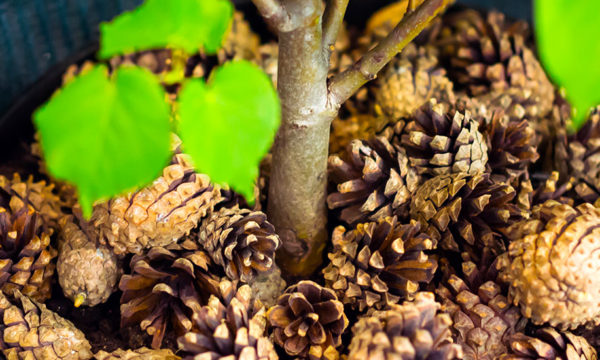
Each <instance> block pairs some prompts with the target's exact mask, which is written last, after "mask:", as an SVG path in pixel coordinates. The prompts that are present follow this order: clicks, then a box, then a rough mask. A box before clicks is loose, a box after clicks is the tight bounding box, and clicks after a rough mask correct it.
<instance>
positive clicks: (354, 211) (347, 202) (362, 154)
mask: <svg viewBox="0 0 600 360" xmlns="http://www.w3.org/2000/svg"><path fill="white" fill-rule="evenodd" d="M396 126H401V123H397V124H396ZM329 181H330V183H331V186H332V187H333V186H335V187H336V188H335V190H334V191H330V193H329V195H328V196H327V204H328V206H329V209H331V210H335V212H336V215H338V216H339V218H340V219H341V220H342V221H344V222H345V223H347V224H349V225H356V224H358V223H362V222H368V221H377V219H379V218H382V217H386V216H393V215H398V216H399V217H400V218H406V217H407V215H408V205H409V203H410V197H411V195H412V194H413V193H414V192H415V191H416V189H417V187H418V185H419V184H420V182H421V179H420V176H419V175H417V172H416V169H414V168H413V167H411V166H410V165H409V163H408V158H407V157H406V155H405V153H404V151H403V150H402V149H398V148H396V147H394V146H393V145H391V144H390V142H389V136H383V135H382V136H377V137H374V138H372V139H371V140H368V141H365V140H354V141H352V142H351V143H350V145H349V146H348V148H347V149H346V152H345V153H343V154H341V156H338V155H333V156H330V157H329Z"/></svg>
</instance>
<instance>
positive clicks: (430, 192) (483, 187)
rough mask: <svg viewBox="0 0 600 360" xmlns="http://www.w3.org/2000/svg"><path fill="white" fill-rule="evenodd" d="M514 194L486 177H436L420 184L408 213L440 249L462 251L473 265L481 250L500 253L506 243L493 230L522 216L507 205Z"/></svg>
mask: <svg viewBox="0 0 600 360" xmlns="http://www.w3.org/2000/svg"><path fill="white" fill-rule="evenodd" d="M515 195H516V194H515V191H514V189H513V188H512V187H511V186H509V185H506V184H501V183H497V182H494V181H492V180H491V179H490V177H489V174H476V175H467V174H464V173H462V174H461V173H459V174H452V175H439V176H436V177H434V178H432V179H430V180H428V181H426V182H425V183H424V184H423V185H421V187H420V188H419V190H418V191H417V192H416V194H415V196H414V197H413V199H412V202H411V208H410V213H411V216H412V218H413V219H416V220H418V221H419V222H421V224H422V225H423V226H424V227H425V228H426V232H427V233H429V234H430V236H431V237H432V238H433V239H434V240H437V241H439V243H440V246H441V247H442V248H443V249H445V250H450V251H456V252H463V251H466V252H468V253H469V255H470V256H471V258H473V259H475V262H476V263H477V262H478V261H479V258H480V254H481V251H482V250H483V249H486V250H488V251H491V252H492V253H493V254H495V255H499V254H501V253H503V252H504V251H505V250H506V244H505V243H504V242H503V240H502V237H501V236H500V235H499V234H498V233H497V231H500V230H502V229H504V228H506V227H508V226H510V225H511V224H512V223H514V222H516V221H517V220H520V219H522V218H523V217H525V216H526V214H525V213H524V211H523V210H520V209H519V208H518V206H516V205H515V204H513V203H511V201H512V200H513V199H514V198H515Z"/></svg>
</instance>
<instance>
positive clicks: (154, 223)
mask: <svg viewBox="0 0 600 360" xmlns="http://www.w3.org/2000/svg"><path fill="white" fill-rule="evenodd" d="M220 200H221V199H220V195H219V190H218V189H217V188H215V187H213V185H212V184H211V183H210V180H209V178H208V176H206V175H203V174H198V173H196V172H194V168H193V166H192V164H191V162H190V159H189V157H188V156H186V155H183V154H177V155H175V156H174V158H173V161H172V163H171V165H169V166H167V167H166V168H165V169H164V170H163V175H162V176H161V177H159V178H158V179H156V180H155V181H154V182H153V183H152V185H150V186H148V187H145V188H143V189H141V190H139V191H137V192H135V193H130V194H127V195H125V196H119V197H116V198H114V199H111V200H109V201H108V202H105V203H102V204H99V205H96V206H95V207H94V212H93V214H92V217H91V220H90V222H91V223H92V224H94V226H95V227H97V229H98V232H99V239H100V242H101V243H102V244H109V245H110V246H111V247H112V248H113V249H114V252H115V254H117V255H119V254H124V253H127V252H131V253H135V254H139V253H141V252H142V250H144V249H148V248H151V247H155V246H168V245H172V244H173V243H175V242H177V240H178V239H180V238H181V237H183V236H184V235H187V234H189V232H190V231H191V230H192V229H193V228H195V227H196V225H197V224H198V221H199V220H200V219H201V218H203V217H204V216H206V215H207V214H208V213H210V212H211V211H212V209H213V208H214V206H215V204H216V203H218V202H219V201H220Z"/></svg>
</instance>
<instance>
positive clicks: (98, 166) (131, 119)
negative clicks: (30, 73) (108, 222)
mask: <svg viewBox="0 0 600 360" xmlns="http://www.w3.org/2000/svg"><path fill="white" fill-rule="evenodd" d="M169 118H170V114H169V107H168V105H167V103H166V101H165V93H164V91H163V89H162V87H161V86H160V84H159V83H158V80H157V79H156V78H155V76H154V75H152V74H151V73H150V72H149V71H147V70H143V69H141V68H136V67H129V68H120V69H118V70H117V71H116V73H115V74H113V76H111V77H108V70H107V68H106V66H103V65H98V66H96V67H94V68H93V69H91V70H90V71H89V72H87V73H85V74H83V75H80V76H78V77H77V78H75V79H74V80H73V81H71V82H69V83H68V84H67V85H66V86H65V87H64V88H63V89H61V90H59V91H58V93H57V94H55V95H54V96H53V97H52V99H50V101H48V102H47V103H46V104H45V105H43V106H42V107H41V108H40V109H38V111H37V112H36V113H35V115H34V121H35V124H36V126H37V128H38V130H39V133H40V136H41V139H40V140H41V146H42V149H43V152H44V156H45V159H46V163H47V167H48V171H49V172H50V173H51V174H52V175H53V176H54V177H56V178H58V179H62V180H66V181H69V182H71V183H73V184H75V185H77V188H78V193H79V201H80V203H81V207H82V210H83V212H84V214H85V215H86V216H89V214H90V213H91V210H92V204H93V202H94V201H95V200H98V199H102V198H107V197H111V196H114V195H118V194H120V193H122V192H124V191H126V190H130V189H132V188H134V187H136V186H140V185H144V184H146V183H149V182H151V181H152V180H154V179H155V178H156V177H157V176H158V175H159V174H160V171H161V170H162V168H163V167H164V166H165V165H166V164H167V163H168V161H169V158H170V156H171V150H170V131H171V124H170V120H169Z"/></svg>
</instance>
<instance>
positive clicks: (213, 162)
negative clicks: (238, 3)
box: [179, 61, 281, 202]
mask: <svg viewBox="0 0 600 360" xmlns="http://www.w3.org/2000/svg"><path fill="white" fill-rule="evenodd" d="M179 102H180V103H179V116H180V119H179V121H180V123H179V130H180V135H181V139H182V140H183V147H184V149H185V151H186V152H187V153H188V154H190V155H191V156H192V158H193V160H194V163H195V165H196V167H197V168H198V170H199V171H200V172H202V173H205V174H208V175H209V176H210V177H211V179H212V180H213V181H214V182H216V183H227V184H229V185H230V186H231V187H232V188H233V189H235V190H236V191H238V192H239V193H241V194H243V195H244V196H245V197H246V199H247V200H248V201H249V202H252V195H253V184H254V181H255V180H256V177H257V176H258V165H259V162H260V160H261V159H262V158H263V157H264V155H265V154H266V153H267V152H268V150H269V147H270V146H271V144H272V142H273V138H274V136H275V133H276V131H277V128H278V126H279V121H280V117H281V109H280V105H279V98H278V97H277V92H276V91H275V89H274V88H273V85H272V83H271V80H270V79H269V78H268V77H267V76H266V75H265V74H264V73H263V72H262V70H260V68H258V67H257V66H256V65H253V64H251V63H249V62H247V61H235V62H231V63H228V64H225V65H224V66H222V67H220V68H218V69H217V70H215V72H213V73H212V74H211V78H210V79H209V82H208V83H205V82H204V81H203V80H201V79H193V80H189V81H188V82H187V83H186V84H185V85H184V87H183V89H182V92H181V97H180V100H179Z"/></svg>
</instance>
